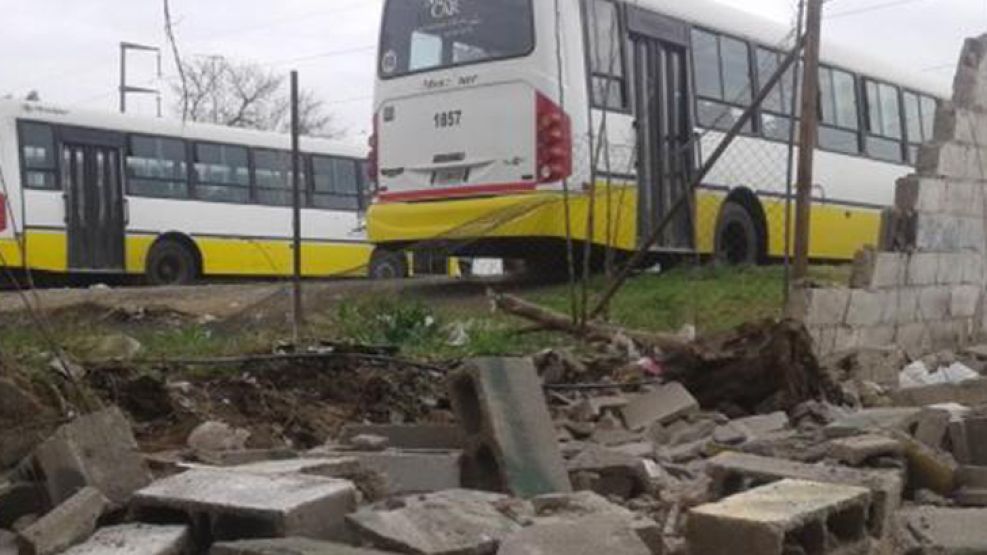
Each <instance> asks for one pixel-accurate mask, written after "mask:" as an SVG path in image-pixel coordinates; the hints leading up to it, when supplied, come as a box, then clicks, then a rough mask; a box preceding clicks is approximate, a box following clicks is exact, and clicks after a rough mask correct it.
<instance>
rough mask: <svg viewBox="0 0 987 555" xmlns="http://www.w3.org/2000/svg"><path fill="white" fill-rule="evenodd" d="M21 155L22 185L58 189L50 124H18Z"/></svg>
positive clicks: (32, 187)
mask: <svg viewBox="0 0 987 555" xmlns="http://www.w3.org/2000/svg"><path fill="white" fill-rule="evenodd" d="M20 143H21V156H22V157H23V160H24V187H25V188H28V189H49V190H51V189H58V179H56V173H57V166H56V165H55V133H54V131H52V128H51V126H50V125H46V124H42V123H21V124H20Z"/></svg>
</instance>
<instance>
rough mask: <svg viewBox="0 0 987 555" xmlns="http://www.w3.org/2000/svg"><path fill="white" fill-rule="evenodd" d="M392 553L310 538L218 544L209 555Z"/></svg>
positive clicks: (363, 554)
mask: <svg viewBox="0 0 987 555" xmlns="http://www.w3.org/2000/svg"><path fill="white" fill-rule="evenodd" d="M387 553H390V552H385V551H377V550H375V549H365V548H362V547H352V546H349V545H345V544H341V543H331V542H325V541H319V540H310V539H308V538H278V539H273V540H242V541H236V542H226V543H217V544H215V545H213V546H212V549H211V550H210V551H209V555H386V554H387Z"/></svg>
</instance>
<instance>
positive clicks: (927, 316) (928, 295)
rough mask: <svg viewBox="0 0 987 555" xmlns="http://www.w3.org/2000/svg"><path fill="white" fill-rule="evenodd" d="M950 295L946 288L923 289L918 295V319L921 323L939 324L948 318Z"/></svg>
mask: <svg viewBox="0 0 987 555" xmlns="http://www.w3.org/2000/svg"><path fill="white" fill-rule="evenodd" d="M951 302H952V294H951V293H950V288H949V287H946V286H940V285H936V286H932V287H923V288H922V289H921V290H920V291H919V293H918V312H919V318H920V319H921V320H922V321H923V322H939V321H942V320H945V319H946V318H948V317H949V308H950V303H951Z"/></svg>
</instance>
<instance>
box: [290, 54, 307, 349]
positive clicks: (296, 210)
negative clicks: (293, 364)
mask: <svg viewBox="0 0 987 555" xmlns="http://www.w3.org/2000/svg"><path fill="white" fill-rule="evenodd" d="M299 129H300V126H299V121H298V72H297V71H292V72H291V191H292V195H291V196H292V222H291V223H292V232H293V233H292V254H293V256H292V258H293V262H294V268H293V273H292V278H293V279H292V286H293V287H292V301H293V306H292V323H293V329H292V331H293V339H294V343H295V348H296V349H298V348H300V345H299V341H300V339H301V338H300V336H301V327H302V322H303V321H304V318H303V315H302V188H301V170H302V168H301V151H300V148H299Z"/></svg>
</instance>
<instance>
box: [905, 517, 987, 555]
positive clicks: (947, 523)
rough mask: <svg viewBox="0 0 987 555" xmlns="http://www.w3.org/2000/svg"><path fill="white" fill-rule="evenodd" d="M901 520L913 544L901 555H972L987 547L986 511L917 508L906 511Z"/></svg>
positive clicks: (906, 535) (907, 536)
mask: <svg viewBox="0 0 987 555" xmlns="http://www.w3.org/2000/svg"><path fill="white" fill-rule="evenodd" d="M899 520H900V522H901V526H902V530H904V531H906V533H905V534H902V537H903V538H908V540H909V541H910V542H912V545H909V546H908V548H906V549H903V550H901V551H899V552H900V553H909V554H916V555H919V554H922V555H924V554H933V553H934V554H951V555H958V554H971V555H972V554H974V553H983V552H984V546H985V545H987V526H984V522H987V509H956V508H943V507H929V506H914V507H909V508H907V509H903V510H902V511H901V513H900V515H899Z"/></svg>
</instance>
